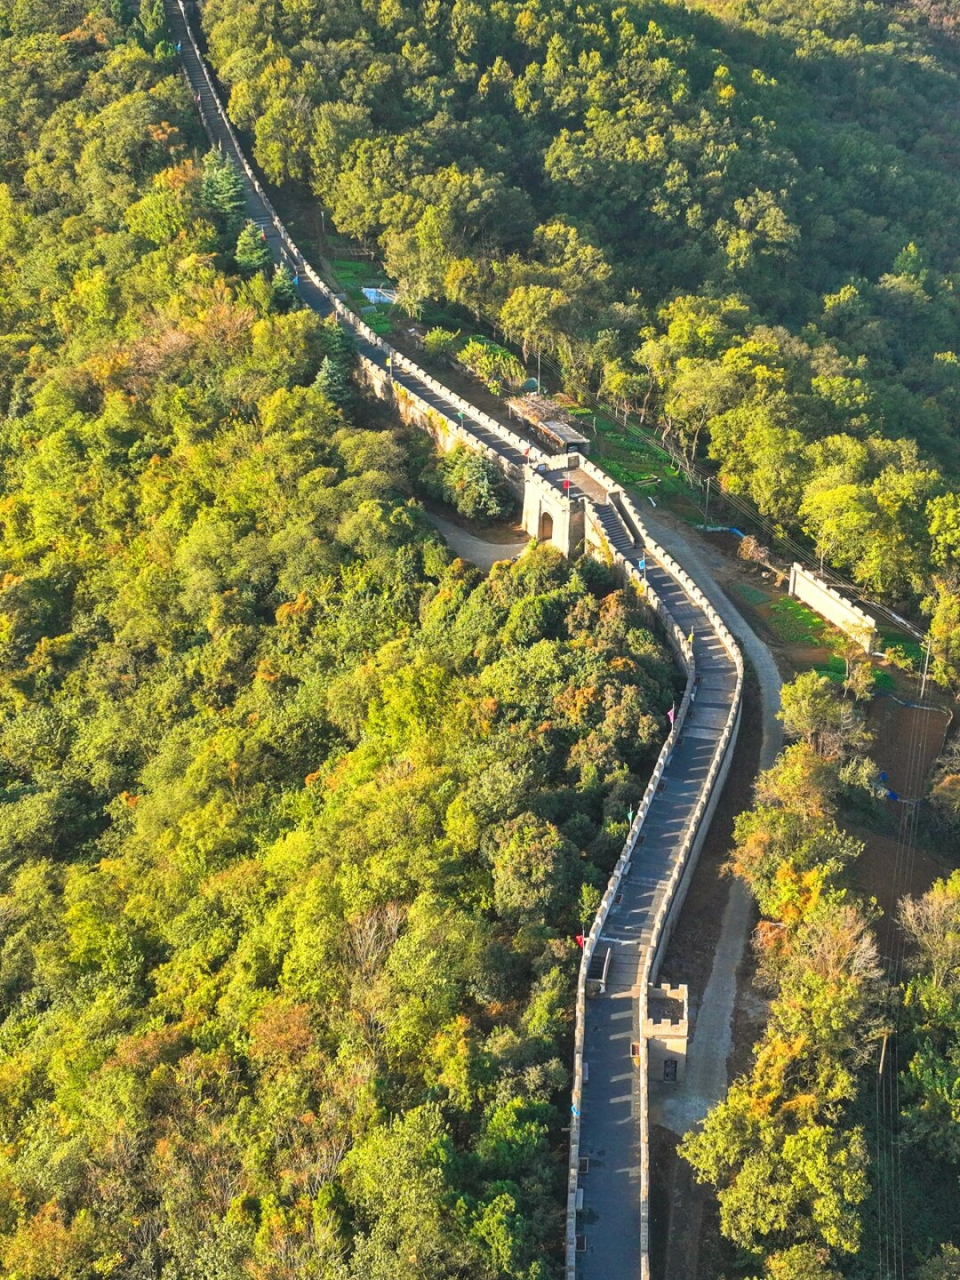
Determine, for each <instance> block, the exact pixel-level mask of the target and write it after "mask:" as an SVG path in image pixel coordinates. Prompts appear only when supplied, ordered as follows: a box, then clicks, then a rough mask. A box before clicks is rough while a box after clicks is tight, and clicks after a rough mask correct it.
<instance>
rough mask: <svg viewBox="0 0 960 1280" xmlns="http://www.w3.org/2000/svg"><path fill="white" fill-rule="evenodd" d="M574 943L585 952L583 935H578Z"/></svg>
mask: <svg viewBox="0 0 960 1280" xmlns="http://www.w3.org/2000/svg"><path fill="white" fill-rule="evenodd" d="M574 942H575V943H576V944H577V946H578V947H579V948H580V950H581V951H582V950H583V934H582V933H578V934H577V936H576V937H575V938H574Z"/></svg>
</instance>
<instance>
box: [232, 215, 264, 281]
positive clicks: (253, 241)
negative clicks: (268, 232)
mask: <svg viewBox="0 0 960 1280" xmlns="http://www.w3.org/2000/svg"><path fill="white" fill-rule="evenodd" d="M233 257H234V260H235V262H236V264H237V266H238V268H239V269H240V270H241V271H242V272H244V274H246V275H253V274H254V272H257V271H262V270H263V269H264V267H268V266H269V265H270V261H271V255H270V246H269V245H268V244H267V242H266V240H265V239H264V236H263V233H262V232H261V231H260V228H259V227H258V226H257V225H256V223H254V222H247V223H246V224H245V225H244V228H243V230H242V231H241V232H240V235H239V236H238V237H237V247H236V249H235V250H234V253H233Z"/></svg>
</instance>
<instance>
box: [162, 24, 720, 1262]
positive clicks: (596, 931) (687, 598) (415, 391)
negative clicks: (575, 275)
mask: <svg viewBox="0 0 960 1280" xmlns="http://www.w3.org/2000/svg"><path fill="white" fill-rule="evenodd" d="M164 7H165V10H166V13H167V18H168V20H169V23H170V26H171V28H172V31H173V33H174V38H175V40H177V41H178V42H179V43H180V49H181V56H182V58H183V65H184V70H185V72H186V75H187V78H188V80H189V83H190V85H191V87H192V89H193V92H194V94H195V96H196V99H197V105H198V108H199V110H200V114H201V116H202V119H203V123H204V126H205V128H206V131H207V134H208V135H209V137H210V140H211V142H212V143H213V145H215V146H218V147H220V148H222V149H223V150H224V151H225V152H226V153H227V154H228V155H230V156H231V157H232V158H233V159H234V160H235V162H236V163H237V165H238V167H239V169H240V171H241V173H242V175H243V181H244V193H245V198H246V202H247V211H248V214H249V216H250V218H252V219H253V221H254V222H255V223H257V225H258V226H260V227H261V228H262V230H263V232H264V234H265V236H266V239H267V242H268V244H269V245H270V248H271V250H272V252H273V255H274V257H275V258H276V259H277V260H278V261H286V262H287V263H288V264H289V265H290V267H291V269H292V270H293V271H294V273H295V274H296V275H297V276H298V278H299V288H300V294H301V297H302V298H303V301H304V302H305V303H306V304H307V305H309V306H311V307H313V308H314V309H315V310H316V311H318V312H319V313H320V314H321V315H329V314H333V313H335V314H336V315H337V316H338V317H339V319H340V320H341V322H342V323H343V324H344V325H346V326H347V327H348V328H349V329H351V330H352V331H353V333H354V334H355V336H356V339H357V344H358V349H359V355H360V361H361V366H362V369H363V371H364V376H365V377H366V378H367V381H368V382H369V384H370V385H371V386H372V387H373V388H374V389H375V390H376V391H377V393H378V394H379V395H382V396H383V397H384V398H387V399H391V400H392V401H393V402H394V403H396V404H397V405H398V407H399V408H400V409H401V411H402V412H403V411H407V412H410V411H415V413H416V415H417V417H418V420H419V421H420V422H421V423H422V424H423V425H426V426H427V428H428V429H429V430H431V431H434V432H435V433H437V432H439V433H440V435H441V436H442V437H443V439H444V440H445V441H446V442H447V443H449V441H450V440H451V439H453V440H457V439H462V440H463V441H464V442H465V443H467V444H469V446H470V447H471V448H474V449H477V450H479V451H481V452H484V453H486V454H488V456H491V457H493V458H496V460H497V462H498V463H499V465H500V466H502V467H503V469H504V471H505V473H506V474H507V475H508V477H510V479H511V480H512V481H513V482H514V483H515V484H517V486H518V487H519V488H522V490H523V492H524V495H525V506H526V505H527V499H528V497H529V495H530V494H531V493H536V494H537V495H538V497H537V510H538V512H539V513H540V514H541V515H542V512H543V511H545V510H546V509H547V507H549V508H550V510H551V511H552V512H553V513H554V515H556V514H557V512H558V511H563V512H565V528H566V529H567V531H568V533H569V539H568V540H569V542H570V545H569V546H568V547H566V548H565V549H566V550H568V551H574V550H576V549H578V548H580V547H581V546H583V547H585V548H586V549H589V550H590V551H592V553H593V554H595V555H598V556H599V557H601V558H603V559H605V560H607V561H608V562H609V563H611V564H613V565H615V566H616V567H617V568H618V569H619V571H620V572H621V574H622V575H623V576H624V577H625V578H626V579H627V580H628V581H630V582H632V583H633V584H634V585H635V587H636V589H637V590H638V591H639V592H640V593H641V594H643V595H645V597H646V599H647V602H648V603H649V604H650V606H651V607H652V608H653V610H654V611H655V612H656V613H657V615H658V616H659V618H660V620H661V623H662V625H663V628H664V630H665V632H666V635H667V638H668V641H669V643H670V645H671V647H672V649H673V651H674V654H675V656H676V658H677V661H678V662H679V664H680V665H681V667H682V669H683V670H684V671H685V673H686V676H687V683H686V690H685V692H684V695H683V699H682V701H681V704H680V706H679V708H677V711H676V718H675V723H674V726H673V729H672V731H671V733H670V735H669V737H668V739H667V741H666V742H665V744H664V746H663V749H662V751H661V754H660V758H659V760H658V761H657V764H656V767H655V768H654V772H653V776H652V778H651V779H650V783H649V785H648V787H647V791H646V794H645V795H644V798H643V801H642V803H641V805H640V807H639V810H638V813H637V815H636V817H635V818H634V821H633V824H632V826H631V829H630V833H629V836H628V839H627V841H626V844H625V845H624V849H623V852H622V853H621V855H620V858H619V860H618V862H617V866H616V868H615V869H614V872H613V875H612V877H611V880H610V883H609V885H608V887H607V890H606V893H605V894H604V898H603V901H602V903H601V906H600V909H599V911H598V913H597V918H596V920H595V921H594V924H593V927H592V929H591V931H590V934H589V937H588V938H587V939H586V941H585V945H584V951H583V956H582V963H581V968H580V975H579V980H578V987H577V1007H576V1043H575V1054H574V1073H573V1074H574V1079H573V1091H572V1099H573V1101H572V1109H571V1141H570V1167H569V1174H568V1198H567V1226H566V1239H565V1259H566V1275H567V1278H568V1280H575V1278H576V1277H578V1276H579V1277H581V1280H634V1278H635V1277H636V1278H637V1280H647V1277H648V1276H649V1188H650V1170H649V1141H648V1118H647V1110H648V1108H647V1098H648V1090H647V1056H646V1041H645V1040H644V1038H643V1036H642V1034H641V1032H642V1028H643V1025H644V1021H645V1018H646V992H647V984H648V983H649V982H650V981H652V980H653V979H654V978H655V977H656V974H657V969H658V966H659V963H660V958H661V956H662V954H663V950H664V947H665V944H666V941H667V939H668V938H669V935H670V930H671V929H672V927H673V923H674V921H675V919H676V916H677V914H678V912H679V909H680V905H681V903H682V901H683V897H684V894H685V892H686V887H687V883H688V881H689V879H690V876H691V874H692V870H693V867H694V865H695V862H696V857H697V854H698V853H699V847H700V844H701V842H702V840H703V838H704V836H705V834H706V831H707V828H708V826H709V821H710V818H711V816H712V813H713V808H714V806H715V804H716V799H717V796H718V794H719V791H720V788H721V786H722V784H723V780H724V778H725V776H726V771H727V769H728V767H729V762H730V756H731V754H732V750H733V744H734V741H735V738H736V732H737V728H738V726H739V716H740V695H741V689H742V684H743V662H742V659H741V657H740V651H739V649H738V648H737V645H736V643H735V642H734V640H733V638H732V636H731V635H730V633H729V632H728V631H727V629H726V627H725V626H724V624H723V622H722V621H721V619H720V617H719V616H718V615H717V613H716V611H715V610H714V609H713V606H712V605H711V604H710V602H709V600H707V598H706V596H705V595H704V594H703V592H702V591H701V590H700V589H699V587H698V586H697V584H696V583H695V582H694V581H693V580H692V579H691V578H690V577H689V576H688V574H687V573H686V572H685V571H684V570H683V568H682V567H681V566H680V565H679V564H677V562H676V561H675V560H674V559H673V558H672V557H671V556H670V555H668V553H667V552H666V551H665V550H664V549H663V548H662V547H660V546H659V545H658V544H657V542H656V540H655V539H654V538H652V537H651V536H650V534H649V531H648V530H647V528H646V527H645V525H644V523H643V520H642V518H641V516H640V514H639V512H638V511H637V510H636V508H635V507H634V505H633V504H632V502H631V501H630V499H629V498H628V497H627V495H626V494H625V493H624V492H623V491H622V490H621V489H620V488H619V487H618V486H616V485H615V484H613V482H612V481H611V480H610V477H609V476H607V475H605V474H604V473H603V472H602V471H600V470H599V468H597V467H596V466H594V465H593V464H592V463H590V462H588V461H587V460H586V459H582V458H580V457H579V456H577V455H570V456H569V457H567V458H565V459H557V458H556V457H551V456H549V455H547V454H546V453H545V451H544V450H543V449H542V448H541V447H540V446H539V445H538V444H536V443H535V442H533V441H531V440H528V439H525V438H524V437H522V436H520V435H517V434H516V433H514V432H511V431H510V430H508V429H507V428H506V427H504V426H503V425H502V424H501V423H498V422H496V421H495V420H494V419H492V418H490V417H489V416H488V415H486V414H484V413H483V412H481V411H480V410H478V409H477V408H476V407H475V406H473V405H471V404H470V403H469V402H468V401H465V400H463V399H462V398H461V397H459V396H457V395H456V394H455V393H454V392H452V391H451V390H450V389H449V388H447V387H444V386H443V385H442V384H441V383H439V382H438V381H437V380H436V379H434V378H432V377H431V376H430V375H429V374H427V373H426V372H425V371H424V370H422V369H420V368H418V367H417V366H416V365H415V364H414V363H413V362H412V361H410V360H408V359H407V358H405V357H404V356H402V355H400V353H399V352H396V351H394V350H393V349H392V348H391V347H390V346H389V344H387V343H386V342H384V341H383V339H382V338H379V337H378V336H377V335H376V334H375V333H374V332H373V331H372V330H371V329H370V328H369V327H368V326H367V325H366V324H364V323H363V321H362V319H361V318H360V317H359V316H357V315H355V314H354V313H353V312H351V311H350V310H349V309H348V308H347V307H346V306H345V305H344V304H343V302H342V301H340V299H338V298H337V297H335V295H334V294H333V292H332V291H331V290H330V289H329V288H328V286H327V285H326V284H324V282H323V281H322V280H321V279H320V277H319V276H318V275H317V273H316V272H315V271H314V270H313V268H312V267H311V266H310V264H309V263H308V262H307V261H306V259H305V258H304V257H303V255H302V254H301V252H300V250H299V249H298V248H297V246H296V244H295V243H294V241H293V239H292V237H291V236H290V234H289V233H288V231H287V229H286V227H285V226H284V225H283V223H282V221H281V220H280V218H279V216H278V215H277V213H276V210H275V209H274V208H273V205H272V204H271V202H270V200H269V198H268V196H267V194H266V192H265V191H264V189H263V187H262V185H261V184H260V181H259V179H258V178H257V176H256V173H255V172H254V170H253V168H252V166H251V165H250V164H249V162H248V160H247V158H246V156H245V155H244V153H243V150H242V148H241V147H240V144H239V141H238V139H237V137H236V135H235V133H234V131H233V128H232V126H231V125H230V122H229V120H228V119H227V116H226V113H225V111H224V109H223V106H222V104H221V102H220V99H219V97H218V95H217V93H216V90H215V86H214V83H213V81H212V79H211V77H210V74H209V71H208V70H207V67H206V65H205V63H204V61H203V59H202V57H201V55H200V51H199V47H198V46H197V44H196V42H195V39H194V35H193V32H192V29H191V26H190V22H189V21H188V15H187V9H186V8H185V5H184V0H164ZM538 518H539V517H538ZM641 565H642V566H643V567H641ZM608 947H609V948H610V951H611V958H610V965H609V968H608V975H607V983H606V990H605V993H604V994H603V995H602V996H597V997H594V998H593V999H591V1000H590V1001H589V1002H588V1001H587V998H586V982H587V975H588V973H589V972H590V967H591V964H592V963H593V962H594V959H595V958H601V957H602V956H603V955H604V953H605V949H606V948H608ZM634 1050H635V1052H634ZM585 1063H586V1064H587V1065H586V1067H585ZM581 1157H583V1158H584V1159H586V1160H587V1161H588V1162H589V1168H588V1171H587V1172H586V1173H585V1174H582V1175H581V1173H580V1161H581ZM581 1193H582V1195H581ZM581 1200H582V1204H581V1203H580V1202H581ZM578 1243H580V1244H582V1245H583V1246H584V1248H583V1249H581V1250H578V1248H577V1245H578Z"/></svg>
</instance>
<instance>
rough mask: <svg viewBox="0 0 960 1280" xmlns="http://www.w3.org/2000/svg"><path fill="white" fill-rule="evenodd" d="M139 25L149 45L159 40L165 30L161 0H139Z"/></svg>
mask: <svg viewBox="0 0 960 1280" xmlns="http://www.w3.org/2000/svg"><path fill="white" fill-rule="evenodd" d="M140 25H141V27H143V34H144V35H145V36H146V38H147V40H148V42H149V43H150V44H156V42H157V41H158V40H160V39H161V37H162V36H163V35H164V34H165V32H166V29H167V19H166V15H165V13H164V11H163V0H140Z"/></svg>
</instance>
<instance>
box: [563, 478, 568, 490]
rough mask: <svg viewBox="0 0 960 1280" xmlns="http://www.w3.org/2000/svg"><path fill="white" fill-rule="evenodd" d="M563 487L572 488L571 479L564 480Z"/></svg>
mask: <svg viewBox="0 0 960 1280" xmlns="http://www.w3.org/2000/svg"><path fill="white" fill-rule="evenodd" d="M563 487H564V488H565V489H569V488H570V481H569V480H564V482H563Z"/></svg>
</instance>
